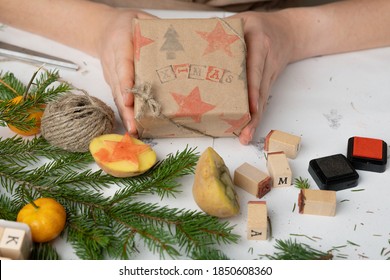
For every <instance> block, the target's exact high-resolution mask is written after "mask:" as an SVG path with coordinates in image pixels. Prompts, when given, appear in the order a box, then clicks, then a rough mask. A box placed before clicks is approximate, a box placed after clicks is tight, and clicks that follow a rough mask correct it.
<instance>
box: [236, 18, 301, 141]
mask: <svg viewBox="0 0 390 280" xmlns="http://www.w3.org/2000/svg"><path fill="white" fill-rule="evenodd" d="M233 17H236V18H237V17H238V18H242V19H243V24H244V35H245V41H246V45H247V52H248V53H247V79H248V95H249V110H250V113H251V118H252V119H251V121H250V123H249V124H248V125H247V126H246V127H245V128H244V129H243V130H242V131H241V134H240V136H239V139H240V142H241V143H242V144H245V145H246V144H249V142H250V141H251V140H252V139H253V136H254V133H255V131H256V128H257V126H258V125H259V122H260V120H261V117H262V115H263V112H264V110H265V107H266V104H267V100H268V96H269V91H270V88H271V86H272V84H273V83H274V82H275V80H276V78H277V77H278V76H279V74H280V73H281V72H282V71H283V69H284V68H285V67H286V65H287V64H288V63H289V62H290V60H291V57H292V52H293V42H292V40H291V34H290V33H289V30H288V28H289V25H288V21H287V19H286V18H284V17H283V16H282V15H281V14H280V13H278V12H274V13H262V12H245V13H240V14H236V15H234V16H233Z"/></svg>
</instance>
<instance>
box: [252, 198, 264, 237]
mask: <svg viewBox="0 0 390 280" xmlns="http://www.w3.org/2000/svg"><path fill="white" fill-rule="evenodd" d="M267 215H268V214H267V204H266V202H265V201H249V202H248V222H247V238H248V240H267V231H268V220H267Z"/></svg>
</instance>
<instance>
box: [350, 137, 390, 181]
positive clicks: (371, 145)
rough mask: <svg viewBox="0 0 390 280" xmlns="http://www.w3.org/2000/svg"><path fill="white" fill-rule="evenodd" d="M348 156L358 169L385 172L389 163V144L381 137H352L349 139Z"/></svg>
mask: <svg viewBox="0 0 390 280" xmlns="http://www.w3.org/2000/svg"><path fill="white" fill-rule="evenodd" d="M347 158H348V159H349V160H350V161H351V163H352V165H353V166H354V167H355V168H356V169H360V170H366V171H372V172H380V173H381V172H384V171H385V170H386V164H387V144H386V142H385V141H383V140H380V139H374V138H366V137H358V136H354V137H351V138H349V139H348V151H347Z"/></svg>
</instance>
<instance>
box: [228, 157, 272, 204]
mask: <svg viewBox="0 0 390 280" xmlns="http://www.w3.org/2000/svg"><path fill="white" fill-rule="evenodd" d="M233 181H234V184H235V185H236V186H238V187H240V188H242V189H243V190H245V191H247V192H248V193H250V194H252V195H254V196H256V197H257V198H262V197H263V196H264V195H265V194H267V193H268V192H269V191H270V190H271V177H270V176H269V175H268V174H267V173H264V172H262V171H261V170H259V169H257V168H256V167H254V166H253V165H250V164H249V163H244V164H242V165H241V166H239V167H238V168H237V169H236V170H235V171H234V178H233Z"/></svg>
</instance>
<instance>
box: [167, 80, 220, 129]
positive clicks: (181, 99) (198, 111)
mask: <svg viewBox="0 0 390 280" xmlns="http://www.w3.org/2000/svg"><path fill="white" fill-rule="evenodd" d="M171 94H172V97H173V98H174V99H175V101H176V103H177V104H178V105H179V107H180V108H179V110H178V111H177V112H176V113H175V117H189V118H192V119H193V120H194V122H197V123H200V121H201V118H202V116H203V114H204V113H206V112H208V111H211V110H213V109H214V108H215V106H214V105H211V104H209V103H206V102H203V101H202V98H201V96H200V91H199V87H195V88H194V89H193V90H192V91H191V92H190V94H189V95H181V94H178V93H174V92H172V93H171Z"/></svg>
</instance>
